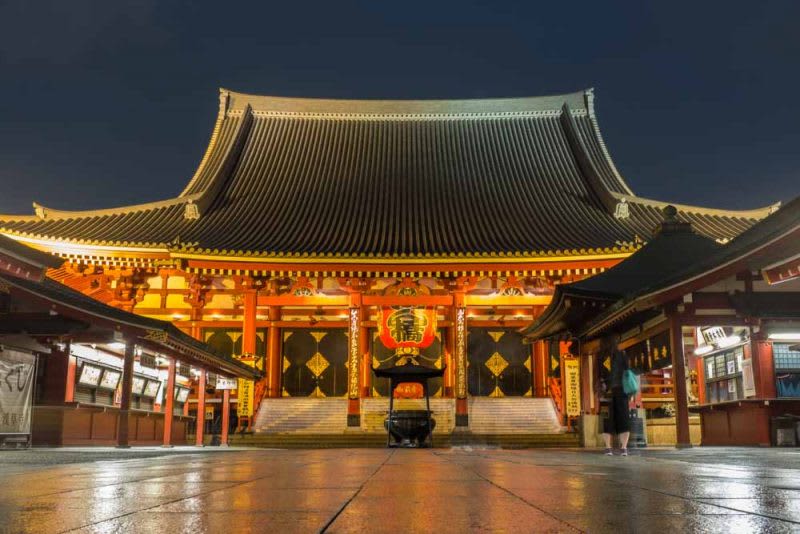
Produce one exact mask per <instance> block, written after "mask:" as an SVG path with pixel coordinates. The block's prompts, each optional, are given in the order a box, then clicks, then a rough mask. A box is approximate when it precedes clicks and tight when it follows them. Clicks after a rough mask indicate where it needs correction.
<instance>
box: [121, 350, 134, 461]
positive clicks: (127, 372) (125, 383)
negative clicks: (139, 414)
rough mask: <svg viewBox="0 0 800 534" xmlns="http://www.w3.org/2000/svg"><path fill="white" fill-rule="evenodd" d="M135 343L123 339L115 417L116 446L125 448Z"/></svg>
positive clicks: (126, 445)
mask: <svg viewBox="0 0 800 534" xmlns="http://www.w3.org/2000/svg"><path fill="white" fill-rule="evenodd" d="M135 350H136V345H135V344H134V343H133V341H131V340H126V341H125V359H124V361H123V364H122V398H121V400H120V407H119V417H118V419H117V426H118V428H117V447H119V448H121V449H127V448H128V447H130V444H129V443H128V432H129V426H128V415H129V413H130V409H131V393H132V389H133V359H134V354H135Z"/></svg>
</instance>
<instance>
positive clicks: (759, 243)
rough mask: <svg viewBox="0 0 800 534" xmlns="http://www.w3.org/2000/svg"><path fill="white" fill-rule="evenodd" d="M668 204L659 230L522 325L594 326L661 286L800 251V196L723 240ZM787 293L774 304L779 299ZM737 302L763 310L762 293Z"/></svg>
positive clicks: (682, 288) (640, 303)
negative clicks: (695, 225) (698, 231)
mask: <svg viewBox="0 0 800 534" xmlns="http://www.w3.org/2000/svg"><path fill="white" fill-rule="evenodd" d="M666 212H667V210H666V209H665V215H666V220H665V222H663V223H662V224H661V226H660V229H659V230H657V232H656V237H655V238H654V239H653V240H651V241H650V242H649V243H648V244H647V245H645V246H644V247H642V248H641V250H639V251H638V252H636V253H635V254H633V255H631V256H630V257H629V258H628V259H627V260H625V261H622V262H620V263H619V264H617V265H616V266H614V267H612V268H611V269H609V270H608V271H605V272H603V273H601V274H599V275H596V276H594V277H591V278H588V279H586V280H582V281H579V282H575V283H572V284H566V285H563V286H558V287H557V288H556V291H555V295H554V297H553V301H552V302H551V303H550V305H549V306H548V307H547V309H546V310H545V312H544V314H543V315H542V316H541V317H540V318H539V319H538V320H537V321H535V322H534V323H533V324H531V325H530V326H528V327H527V328H525V329H524V330H523V333H524V334H525V335H526V337H528V338H532V339H542V338H545V337H551V336H556V335H565V334H569V335H573V336H574V335H584V334H586V333H590V332H597V331H599V329H600V328H601V327H602V326H603V325H607V324H609V322H611V321H612V319H613V318H614V317H620V316H622V315H624V314H626V313H633V312H635V311H636V310H643V309H645V308H647V307H650V306H652V304H653V303H655V302H657V301H658V295H659V294H664V293H666V292H667V291H672V292H675V293H676V294H677V293H681V292H690V291H692V290H695V289H699V288H700V287H703V285H704V284H708V283H713V280H714V279H715V278H714V277H716V278H721V277H724V276H728V275H730V274H735V272H737V271H739V270H742V269H750V270H758V269H760V268H763V267H764V266H766V265H769V264H770V263H771V262H776V261H781V260H784V259H786V258H789V257H796V256H798V255H800V197H798V198H796V199H794V200H792V201H791V202H789V203H788V204H786V205H785V206H784V207H783V208H781V209H780V210H778V211H777V212H776V213H774V214H773V215H771V216H769V217H767V218H766V219H764V220H763V221H761V222H759V223H757V224H756V225H754V226H752V227H751V228H750V229H748V230H746V231H745V232H743V233H742V234H741V235H740V236H738V237H737V238H736V239H734V240H733V241H731V242H730V243H728V244H726V245H720V244H718V243H716V242H714V241H713V240H710V239H708V238H706V237H704V236H700V235H698V234H696V233H695V232H694V231H693V230H692V228H691V226H690V225H688V224H686V223H683V222H679V221H676V220H675V213H674V210H672V211H670V212H669V213H666ZM709 276H710V277H711V278H709ZM695 286H696V287H695ZM786 298H787V297H780V299H783V300H780V299H777V300H776V301H775V303H774V304H775V305H776V306H778V307H780V306H781V305H782V303H783V304H786V303H785V302H784V300H786ZM738 302H739V305H740V306H741V307H742V308H743V309H744V308H746V307H748V306H749V307H750V308H752V310H753V311H754V313H756V314H763V313H766V311H765V307H764V302H763V298H762V297H759V296H756V297H753V298H750V297H741V298H740V299H739V301H738ZM784 307H786V306H784ZM790 308H791V306H790ZM787 309H789V308H787ZM791 309H792V310H793V309H794V308H791ZM774 311H775V312H777V311H779V310H777V309H776V310H774ZM792 313H794V312H792Z"/></svg>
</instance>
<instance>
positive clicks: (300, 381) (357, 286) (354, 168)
mask: <svg viewBox="0 0 800 534" xmlns="http://www.w3.org/2000/svg"><path fill="white" fill-rule="evenodd" d="M165 120H166V119H165ZM176 183H177V180H176ZM666 205H667V204H666V203H665V202H661V201H656V200H650V199H645V198H641V197H638V196H636V195H635V194H634V192H633V191H632V190H631V188H630V187H629V185H628V183H627V182H626V180H625V179H623V177H622V176H621V175H620V173H619V171H618V169H617V168H616V166H615V165H614V163H613V161H612V159H611V157H610V155H609V152H608V150H607V147H606V145H605V143H604V141H603V138H602V136H601V134H600V129H599V127H598V123H597V118H596V115H595V109H594V93H593V92H592V91H591V90H587V91H581V92H576V93H571V94H564V95H557V96H545V97H533V98H509V99H488V100H441V101H434V100H431V101H380V100H322V99H299V98H278V97H269V96H255V95H248V94H241V93H236V92H233V91H228V90H221V91H220V96H219V114H218V116H217V120H216V123H215V124H214V127H213V132H212V134H211V139H210V141H209V144H208V148H207V150H206V152H205V155H204V157H203V158H202V160H201V161H200V163H199V165H198V167H197V170H196V171H195V173H194V175H193V176H192V177H191V178H189V180H188V183H187V184H186V186H185V188H184V189H183V191H182V192H181V193H180V194H179V195H178V196H176V197H175V198H171V199H167V200H162V201H158V202H150V203H145V204H139V205H132V206H124V207H115V208H108V209H100V210H91V211H65V210H62V209H55V208H50V207H45V206H41V205H39V204H34V208H35V213H34V214H32V215H2V216H0V232H1V233H2V234H5V235H6V236H8V237H11V238H13V239H15V240H18V241H20V242H23V243H26V244H28V245H30V246H33V247H36V248H38V249H40V250H44V251H48V252H51V253H53V254H56V255H58V256H60V257H61V258H63V259H64V260H65V261H66V263H65V264H64V265H63V266H61V267H59V268H56V269H51V270H50V271H49V276H50V277H51V278H53V279H55V280H57V281H59V282H62V283H64V284H66V285H68V286H70V287H72V288H74V289H76V290H78V291H80V292H82V293H84V294H86V295H88V296H91V297H92V298H94V299H97V300H99V301H101V302H103V303H106V304H109V305H111V306H115V307H118V308H121V309H123V310H126V311H129V312H133V313H136V314H139V315H144V316H147V317H149V318H155V319H161V320H168V321H171V322H172V323H173V324H174V325H175V326H176V327H178V328H180V329H181V330H183V331H184V332H185V333H187V334H189V335H191V336H193V337H194V338H196V339H198V340H201V341H204V342H206V343H208V344H209V345H211V346H213V347H216V348H217V349H218V350H221V351H223V352H224V353H226V354H227V355H230V356H234V357H235V358H237V359H239V360H241V361H244V362H246V363H248V364H250V365H253V366H255V367H256V368H257V369H259V370H263V372H264V376H265V378H264V379H262V380H259V381H257V382H256V383H255V385H254V393H253V395H254V396H253V399H254V402H252V403H250V402H247V403H238V404H239V406H238V416H239V426H240V427H241V428H247V429H251V430H254V431H256V432H257V433H261V434H271V433H272V434H279V435H282V436H284V438H285V436H286V435H288V434H291V433H295V434H297V433H306V434H314V435H316V434H329V435H334V434H341V433H343V432H345V430H347V429H348V427H349V428H350V429H351V431H353V432H355V431H357V430H358V429H361V430H363V431H364V433H366V434H369V433H371V432H373V431H376V426H377V425H378V422H379V421H380V420H381V414H383V413H384V412H385V410H386V405H387V402H386V398H385V395H386V394H387V390H388V385H387V384H386V383H385V382H384V381H381V380H376V379H374V378H373V374H372V368H373V367H380V366H388V365H393V364H394V363H395V362H396V359H397V355H398V353H397V352H393V351H392V349H391V348H390V347H387V346H386V344H385V343H384V341H383V340H382V339H384V338H382V336H381V335H380V332H381V330H382V329H392V328H396V329H403V328H405V330H403V332H402V334H403V335H404V336H419V335H422V333H421V332H422V331H423V327H424V328H432V332H433V337H434V338H435V339H433V342H432V343H430V344H429V345H428V347H427V348H425V349H423V350H421V351H417V352H416V353H414V354H410V355H409V356H410V357H413V358H415V359H416V360H417V361H419V363H421V364H425V365H431V366H435V367H439V368H441V367H446V372H445V373H444V376H443V378H441V379H440V381H439V382H437V383H436V384H435V387H434V388H433V389H434V390H435V391H434V397H435V398H434V399H433V400H434V412H435V415H436V417H437V419H438V424H437V432H441V433H443V434H447V433H452V432H453V431H454V429H456V428H457V427H463V428H464V429H468V431H469V432H473V433H474V434H476V435H490V434H493V433H495V434H502V433H506V432H508V431H509V430H513V429H519V428H526V429H529V430H530V432H531V433H535V434H546V433H560V432H562V431H563V430H564V429H565V427H566V426H567V423H568V416H569V415H575V414H573V413H568V412H570V410H571V408H569V406H567V405H566V404H565V402H566V400H567V399H566V395H567V392H566V388H565V387H563V386H564V384H563V381H564V376H563V375H564V369H563V368H562V365H561V359H562V355H563V354H564V353H565V350H564V347H563V346H562V344H561V343H560V342H558V341H555V342H550V341H537V342H535V343H533V344H527V343H525V342H524V339H523V335H522V333H521V332H520V329H521V328H523V327H525V326H527V325H529V324H530V323H531V322H532V321H534V320H537V319H538V318H539V317H540V315H541V313H542V311H543V310H544V309H545V307H546V306H547V305H548V304H549V303H550V302H551V299H552V296H553V293H554V290H555V289H556V288H557V287H558V286H559V285H561V284H565V283H570V282H576V281H580V280H583V279H586V278H589V277H591V276H593V275H595V274H598V273H602V272H604V271H605V270H607V269H609V268H610V267H612V266H614V265H616V264H617V263H618V262H620V261H621V260H623V259H625V258H627V257H628V256H629V255H631V254H632V253H634V252H635V251H637V250H638V249H640V248H641V247H642V245H643V244H645V243H647V242H648V241H650V240H651V239H652V237H653V235H654V229H655V228H656V227H657V225H658V223H659V222H660V221H661V219H662V210H663V208H664V207H665V206H666ZM777 208H778V206H777V205H773V206H768V207H765V208H761V209H754V210H750V211H728V210H720V209H711V208H704V207H696V206H688V205H676V213H675V216H676V218H677V220H679V221H682V222H685V223H688V224H691V226H692V228H693V229H694V231H695V232H696V233H697V235H699V236H703V237H704V238H705V239H706V240H707V241H708V242H710V243H712V244H715V243H726V242H728V241H730V240H732V239H734V238H735V237H736V236H738V235H739V234H740V233H742V232H743V231H745V230H747V229H748V228H750V227H751V226H753V225H754V224H755V223H757V222H758V221H760V220H761V219H763V218H765V217H766V216H768V215H769V214H770V213H772V212H774V211H775V210H776V209H777ZM394 312H400V313H401V316H398V315H397V314H395V313H394ZM392 321H395V322H394V323H393V322H392ZM398 331H399V330H398ZM399 394H400V395H402V396H405V397H408V398H409V399H407V400H413V398H414V397H418V396H419V391H417V390H415V389H414V388H412V387H409V388H406V389H405V390H400V393H399ZM237 397H238V395H234V404H237V400H238V399H237ZM500 397H502V398H500ZM551 399H552V400H551ZM216 400H218V399H216ZM214 401H215V398H212V399H210V400H208V401H207V402H211V403H212V404H211V405H212V406H214V404H213V402H214ZM193 402H194V395H192V397H190V398H189V403H190V406H191V405H192V403H193ZM216 406H217V409H219V406H220V405H219V404H217V405H216ZM531 414H534V416H531ZM376 421H378V422H376ZM504 424H505V425H506V426H504Z"/></svg>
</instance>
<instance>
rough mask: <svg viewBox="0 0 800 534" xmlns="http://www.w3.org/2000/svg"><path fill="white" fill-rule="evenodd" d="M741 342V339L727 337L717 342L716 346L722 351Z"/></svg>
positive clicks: (738, 337)
mask: <svg viewBox="0 0 800 534" xmlns="http://www.w3.org/2000/svg"><path fill="white" fill-rule="evenodd" d="M741 342H742V338H741V337H740V336H728V337H724V338H722V339H720V340H718V341H717V346H718V347H719V348H721V349H724V348H726V347H732V346H734V345H736V344H738V343H741Z"/></svg>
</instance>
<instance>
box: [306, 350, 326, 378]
mask: <svg viewBox="0 0 800 534" xmlns="http://www.w3.org/2000/svg"><path fill="white" fill-rule="evenodd" d="M329 366H330V363H328V360H326V359H325V356H323V355H322V354H320V353H319V352H317V353H316V354H314V355H313V356H312V357H311V359H310V360H308V362H307V363H306V367H308V370H309V371H311V373H312V374H313V375H314V376H315V377H319V376H320V375H321V374H322V373H323V372H324V371H325V369H327V368H328V367H329Z"/></svg>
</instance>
